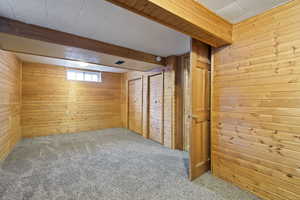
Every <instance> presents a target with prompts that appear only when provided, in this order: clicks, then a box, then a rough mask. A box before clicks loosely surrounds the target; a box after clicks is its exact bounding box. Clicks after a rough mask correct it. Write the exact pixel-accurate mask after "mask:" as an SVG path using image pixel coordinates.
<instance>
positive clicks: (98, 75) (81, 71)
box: [66, 69, 102, 83]
mask: <svg viewBox="0 0 300 200" xmlns="http://www.w3.org/2000/svg"><path fill="white" fill-rule="evenodd" d="M69 72H74V73H75V78H74V79H72V78H70V77H69ZM78 73H82V74H83V80H78V79H77V78H76V75H77V74H78ZM86 74H89V75H97V80H96V81H93V80H86V78H85V75H86ZM66 80H68V81H82V82H90V83H101V82H102V73H101V72H95V71H87V70H76V69H68V70H67V72H66Z"/></svg>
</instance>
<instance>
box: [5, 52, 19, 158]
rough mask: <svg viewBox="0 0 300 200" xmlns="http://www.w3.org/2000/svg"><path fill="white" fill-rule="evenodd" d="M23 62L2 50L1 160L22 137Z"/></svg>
mask: <svg viewBox="0 0 300 200" xmlns="http://www.w3.org/2000/svg"><path fill="white" fill-rule="evenodd" d="M21 70H22V64H21V62H20V61H19V60H18V59H17V58H16V56H14V55H13V54H11V53H9V52H5V51H2V50H0V72H1V73H0V160H4V159H5V158H6V156H7V155H8V154H9V153H10V151H11V150H12V149H13V147H14V146H15V145H16V143H17V142H18V141H19V140H20V138H21V126H20V113H21V111H20V108H21Z"/></svg>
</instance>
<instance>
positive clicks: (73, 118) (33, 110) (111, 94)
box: [21, 63, 122, 137]
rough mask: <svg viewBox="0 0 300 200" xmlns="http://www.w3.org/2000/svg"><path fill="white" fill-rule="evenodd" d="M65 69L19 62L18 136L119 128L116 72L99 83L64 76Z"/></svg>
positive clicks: (120, 125) (119, 101)
mask: <svg viewBox="0 0 300 200" xmlns="http://www.w3.org/2000/svg"><path fill="white" fill-rule="evenodd" d="M67 70H68V68H64V67H60V66H52V65H44V64H37V63H23V73H22V115H21V124H22V135H23V136H24V137H35V136H44V135H52V134H63V133H74V132H81V131H89V130H99V129H104V128H117V127H122V122H121V80H122V75H121V74H119V73H109V72H102V82H101V83H93V82H80V81H69V80H67V79H66V71H67Z"/></svg>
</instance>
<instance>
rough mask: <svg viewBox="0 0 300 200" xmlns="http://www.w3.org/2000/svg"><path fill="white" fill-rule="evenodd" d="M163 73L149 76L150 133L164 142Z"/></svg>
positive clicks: (160, 141) (150, 135)
mask: <svg viewBox="0 0 300 200" xmlns="http://www.w3.org/2000/svg"><path fill="white" fill-rule="evenodd" d="M163 84H164V83H163V73H159V74H155V75H150V76H149V77H148V88H149V96H148V98H149V99H148V102H149V103H148V106H149V107H148V114H149V116H148V135H149V138H150V139H152V140H154V141H156V142H159V143H161V144H163V139H164V138H163V87H164V86H163Z"/></svg>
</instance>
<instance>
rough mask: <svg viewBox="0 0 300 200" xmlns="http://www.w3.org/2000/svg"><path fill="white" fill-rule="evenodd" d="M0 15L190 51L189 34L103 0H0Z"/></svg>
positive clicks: (162, 50)
mask: <svg viewBox="0 0 300 200" xmlns="http://www.w3.org/2000/svg"><path fill="white" fill-rule="evenodd" d="M0 16H4V17H8V18H11V19H16V20H19V21H22V22H25V23H30V24H36V25H39V26H43V27H47V28H51V29H55V30H59V31H63V32H67V33H72V34H76V35H80V36H83V37H87V38H91V39H95V40H100V41H104V42H107V43H111V44H115V45H119V46H124V47H127V48H131V49H135V50H139V51H143V52H147V53H152V54H154V55H158V56H169V55H178V54H183V53H186V52H188V51H189V45H190V42H189V37H188V36H186V35H184V34H182V33H179V32H177V31H175V30H172V29H170V28H168V27H166V26H163V25H161V24H158V23H156V22H153V21H151V20H149V19H146V18H144V17H142V16H139V15H136V14H134V13H132V12H130V11H128V10H126V9H123V8H120V7H118V6H115V5H113V4H111V3H109V2H107V1H105V0H0Z"/></svg>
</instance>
